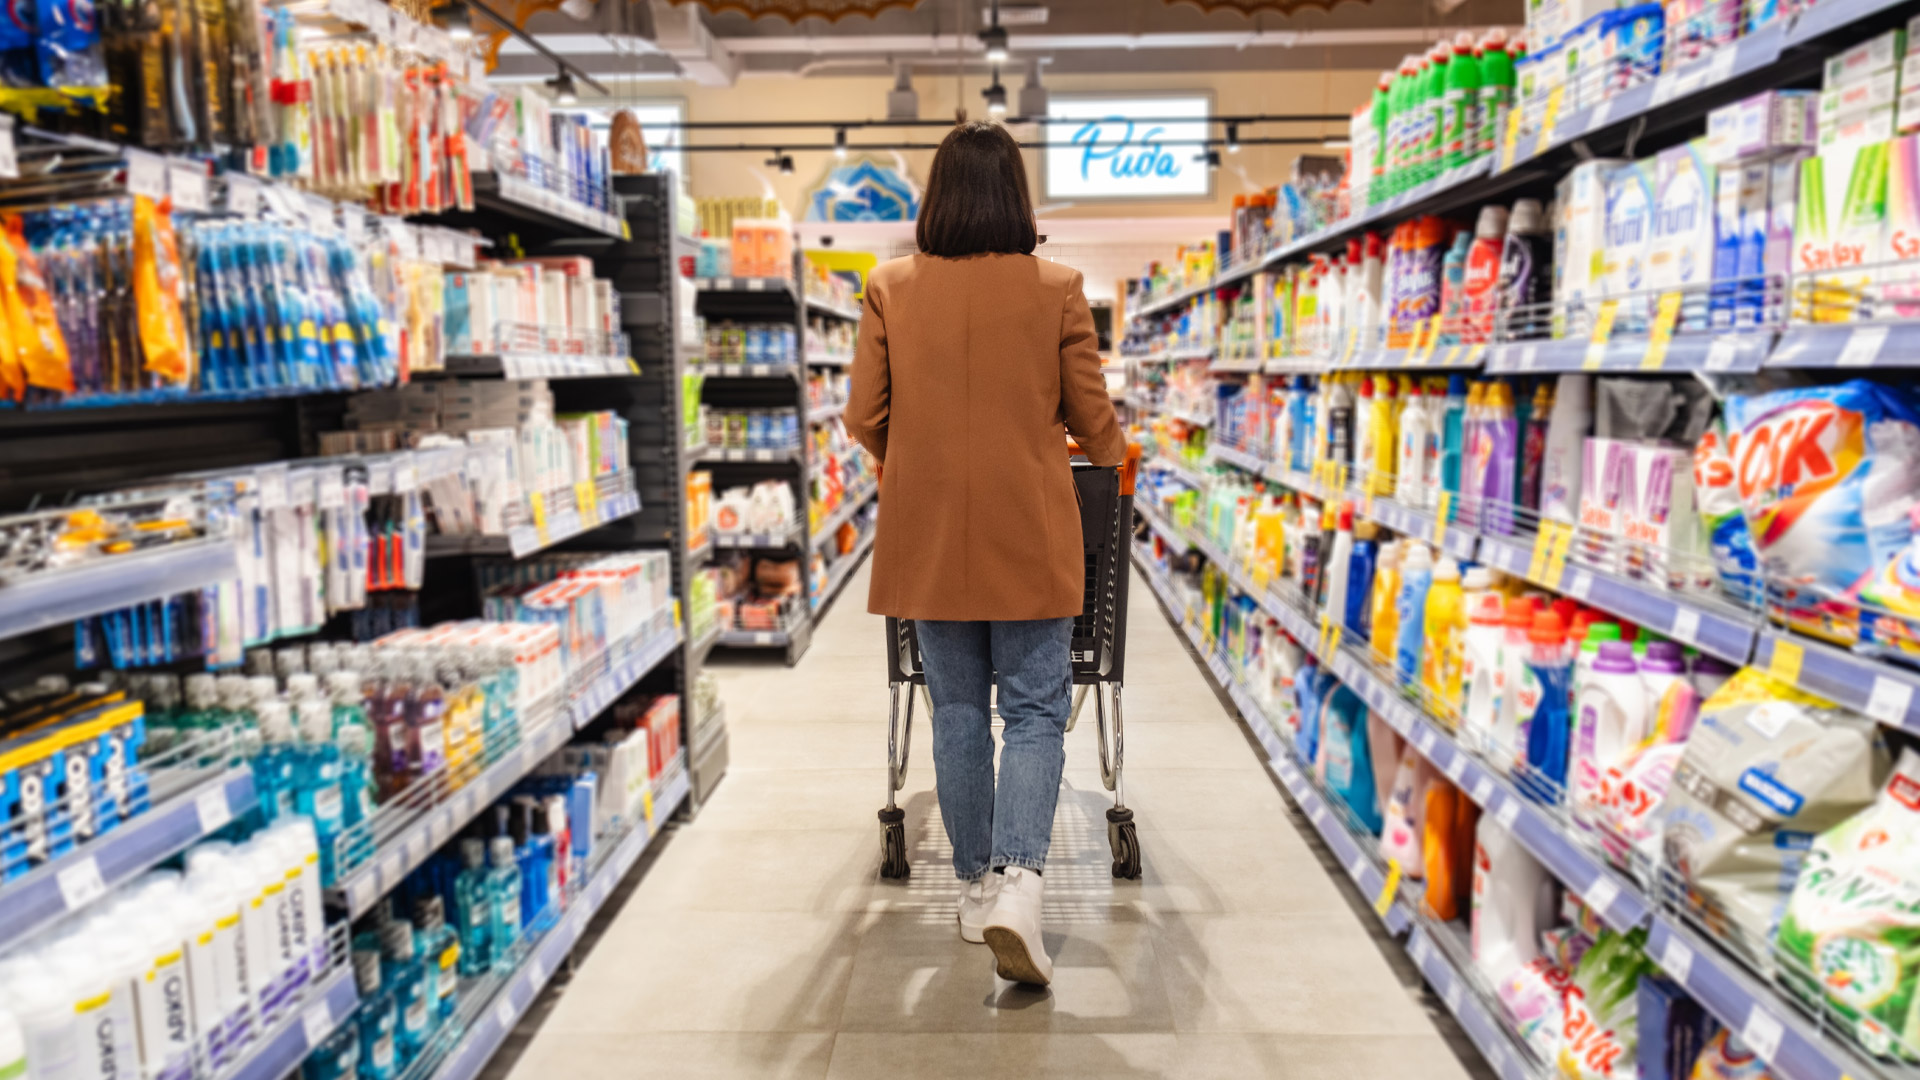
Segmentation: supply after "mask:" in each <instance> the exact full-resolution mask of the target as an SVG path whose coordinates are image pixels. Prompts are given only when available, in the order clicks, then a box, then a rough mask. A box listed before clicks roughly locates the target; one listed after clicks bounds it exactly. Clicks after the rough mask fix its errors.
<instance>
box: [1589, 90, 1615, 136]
mask: <svg viewBox="0 0 1920 1080" xmlns="http://www.w3.org/2000/svg"><path fill="white" fill-rule="evenodd" d="M1612 119H1613V99H1612V98H1608V99H1607V100H1605V101H1603V102H1601V103H1600V104H1598V105H1595V106H1594V107H1593V108H1592V109H1591V110H1589V111H1588V113H1587V126H1586V132H1584V134H1590V133H1592V132H1595V131H1598V130H1599V129H1601V128H1603V127H1606V126H1607V122H1608V121H1609V120H1612Z"/></svg>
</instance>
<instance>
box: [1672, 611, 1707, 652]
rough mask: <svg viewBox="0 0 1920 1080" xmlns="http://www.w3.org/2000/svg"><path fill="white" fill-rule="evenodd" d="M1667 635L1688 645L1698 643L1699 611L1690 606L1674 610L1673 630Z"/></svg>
mask: <svg viewBox="0 0 1920 1080" xmlns="http://www.w3.org/2000/svg"><path fill="white" fill-rule="evenodd" d="M1667 636H1668V637H1670V638H1673V639H1674V640H1675V641H1682V642H1685V643H1686V644H1688V645H1698V644H1700V613H1699V612H1697V611H1695V610H1693V609H1692V608H1681V609H1680V610H1678V611H1676V612H1674V613H1673V632H1672V633H1670V634H1668V635H1667Z"/></svg>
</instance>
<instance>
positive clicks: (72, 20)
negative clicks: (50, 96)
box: [0, 0, 107, 87]
mask: <svg viewBox="0 0 1920 1080" xmlns="http://www.w3.org/2000/svg"><path fill="white" fill-rule="evenodd" d="M22 6H24V5H23V4H22V3H21V0H14V3H12V4H9V5H8V9H9V13H10V14H11V13H14V12H17V11H18V10H19V9H20V8H21V7H22ZM32 6H33V8H34V16H35V21H36V22H37V23H38V33H37V34H36V36H35V46H36V51H37V53H38V54H39V61H40V62H39V71H40V81H41V82H42V83H43V84H45V85H47V86H60V87H68V86H105V85H107V62H106V55H105V52H104V50H102V48H101V46H100V21H99V8H97V7H96V6H95V5H94V4H93V3H92V2H90V0H33V5H32ZM0 21H4V20H0Z"/></svg>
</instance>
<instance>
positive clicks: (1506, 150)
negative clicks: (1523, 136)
mask: <svg viewBox="0 0 1920 1080" xmlns="http://www.w3.org/2000/svg"><path fill="white" fill-rule="evenodd" d="M1519 151H1520V106H1518V105H1514V106H1512V107H1510V108H1508V109H1507V135H1506V139H1505V141H1503V142H1502V143H1501V145H1500V168H1501V169H1502V170H1505V169H1511V168H1513V156H1514V155H1515V154H1516V153H1519Z"/></svg>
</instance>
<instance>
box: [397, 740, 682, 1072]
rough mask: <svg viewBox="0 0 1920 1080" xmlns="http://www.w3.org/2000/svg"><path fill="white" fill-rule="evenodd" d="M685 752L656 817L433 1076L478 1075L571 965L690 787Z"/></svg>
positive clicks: (610, 859) (592, 883)
mask: <svg viewBox="0 0 1920 1080" xmlns="http://www.w3.org/2000/svg"><path fill="white" fill-rule="evenodd" d="M688 767H689V766H688V764H687V760H686V755H685V754H684V753H683V754H682V755H681V756H680V759H679V762H678V764H677V765H676V766H675V767H674V769H675V771H674V774H673V776H672V777H671V778H670V779H669V780H668V781H667V783H666V784H665V785H664V786H663V787H662V788H661V791H660V794H659V796H658V797H657V798H655V799H654V800H653V803H652V808H653V819H652V820H648V821H645V822H636V823H635V824H634V825H633V827H632V828H630V829H629V830H628V831H627V834H626V836H624V837H622V838H621V839H620V840H619V842H618V844H617V846H615V847H614V849H613V852H612V854H610V855H608V856H607V859H606V861H605V862H604V863H602V864H601V865H600V867H599V868H598V869H596V870H595V871H594V872H593V875H592V876H591V877H589V878H588V879H587V881H586V883H585V884H584V885H583V886H582V887H581V889H580V891H579V892H577V893H575V894H574V896H573V900H572V902H571V904H569V906H568V908H567V911H566V912H565V913H564V914H562V915H560V916H558V918H557V919H556V920H555V922H554V923H553V926H552V927H551V928H550V929H548V930H547V931H546V933H545V934H544V935H542V936H541V938H540V940H539V941H538V942H537V943H535V944H534V945H533V947H532V948H530V949H528V950H527V953H526V956H525V958H524V959H523V960H522V962H521V964H520V967H519V968H517V969H516V970H515V971H514V972H513V973H512V975H510V976H509V977H508V978H507V980H506V982H505V983H504V984H503V985H502V986H501V987H500V989H499V991H498V992H496V993H495V994H494V996H493V999H492V1001H491V1002H490V1003H489V1004H488V1005H487V1006H486V1007H484V1008H483V1009H482V1010H481V1011H480V1013H479V1014H478V1016H477V1017H476V1018H475V1019H474V1020H473V1022H472V1024H471V1026H469V1027H468V1028H467V1030H466V1033H465V1034H464V1035H462V1036H461V1038H460V1041H459V1043H458V1044H456V1045H455V1046H454V1048H453V1050H452V1052H451V1053H449V1054H448V1056H447V1057H446V1059H445V1060H444V1061H442V1062H441V1063H440V1067H439V1068H438V1069H436V1070H434V1072H433V1073H432V1078H433V1080H474V1078H475V1077H478V1076H479V1075H480V1073H481V1070H482V1069H484V1068H485V1067H486V1064H487V1062H488V1060H490V1059H491V1058H492V1057H493V1055H494V1053H495V1052H496V1051H498V1050H499V1049H500V1044H501V1043H503V1042H505V1041H506V1038H507V1036H508V1035H510V1034H512V1033H513V1028H514V1025H516V1024H518V1023H519V1022H520V1017H521V1016H522V1015H523V1014H525V1012H526V1011H527V1009H529V1008H531V1007H532V1005H533V1003H534V1000H535V999H536V998H538V997H539V996H540V991H541V990H542V989H543V988H544V987H545V986H546V985H547V980H548V979H550V978H551V977H552V976H553V973H554V972H556V971H559V970H560V969H561V968H562V967H564V966H565V965H566V962H567V954H568V953H570V952H572V951H573V947H574V945H575V944H576V943H578V942H579V940H580V935H581V934H583V933H585V932H586V929H587V924H588V923H589V922H591V921H593V917H594V915H595V914H597V913H598V912H599V910H600V909H601V908H602V907H603V906H605V905H606V902H607V898H608V897H610V896H612V895H613V890H614V889H615V888H616V887H617V886H618V885H619V884H620V882H621V881H622V880H623V879H624V878H625V877H626V876H627V872H628V871H630V870H632V869H633V867H634V864H635V863H638V862H639V861H640V856H641V855H642V854H644V853H645V852H646V850H647V847H648V846H649V845H650V844H652V843H653V839H654V837H656V836H658V835H659V830H658V829H656V828H655V827H654V820H658V821H662V822H664V821H665V820H666V819H667V818H669V817H671V816H673V814H675V813H676V812H678V810H679V809H680V806H681V804H682V803H684V802H685V801H686V799H687V795H688V793H689V792H690V791H691V774H690V773H689V772H688Z"/></svg>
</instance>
